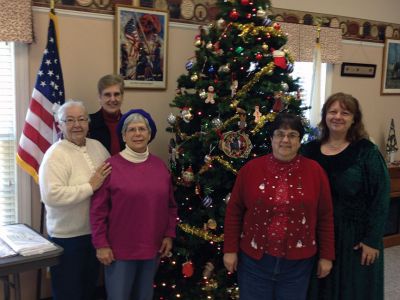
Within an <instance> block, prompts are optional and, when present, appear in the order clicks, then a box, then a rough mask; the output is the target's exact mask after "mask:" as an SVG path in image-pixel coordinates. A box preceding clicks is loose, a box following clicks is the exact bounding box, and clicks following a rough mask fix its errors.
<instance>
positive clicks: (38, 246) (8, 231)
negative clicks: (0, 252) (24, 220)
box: [0, 224, 57, 256]
mask: <svg viewBox="0 0 400 300" xmlns="http://www.w3.org/2000/svg"><path fill="white" fill-rule="evenodd" d="M0 238H2V239H3V241H4V242H6V243H7V245H8V246H10V247H11V248H12V249H13V250H14V251H15V252H17V253H18V254H21V255H23V256H29V255H35V254H42V253H44V252H47V251H52V250H56V249H57V247H56V246H55V245H54V244H53V243H51V242H50V241H49V240H47V239H45V238H44V237H43V236H41V235H40V234H39V233H37V232H36V231H34V230H33V229H31V228H29V227H28V226H26V225H24V224H12V225H5V226H1V227H0Z"/></svg>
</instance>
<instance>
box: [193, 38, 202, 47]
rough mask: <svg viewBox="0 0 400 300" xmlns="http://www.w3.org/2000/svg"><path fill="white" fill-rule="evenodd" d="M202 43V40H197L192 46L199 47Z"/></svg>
mask: <svg viewBox="0 0 400 300" xmlns="http://www.w3.org/2000/svg"><path fill="white" fill-rule="evenodd" d="M202 43H203V42H202V40H200V39H198V40H195V41H194V45H195V46H196V47H199V48H200V47H201V44H202Z"/></svg>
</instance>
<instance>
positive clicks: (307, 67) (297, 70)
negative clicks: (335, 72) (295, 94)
mask: <svg viewBox="0 0 400 300" xmlns="http://www.w3.org/2000/svg"><path fill="white" fill-rule="evenodd" d="M326 72H327V64H326V63H323V64H322V65H321V88H320V91H321V107H322V104H323V103H324V101H325V94H326V90H325V87H326V83H327V82H326V80H327V79H326ZM292 76H293V78H298V77H299V78H300V80H299V84H300V86H301V88H302V90H303V91H302V93H301V94H302V96H303V97H302V98H303V100H304V102H303V105H304V106H311V88H312V78H313V63H312V62H295V64H294V70H293V73H292ZM311 109H312V108H311ZM310 113H311V111H310V110H306V111H305V112H304V115H305V117H306V118H307V119H310ZM318 114H320V112H318Z"/></svg>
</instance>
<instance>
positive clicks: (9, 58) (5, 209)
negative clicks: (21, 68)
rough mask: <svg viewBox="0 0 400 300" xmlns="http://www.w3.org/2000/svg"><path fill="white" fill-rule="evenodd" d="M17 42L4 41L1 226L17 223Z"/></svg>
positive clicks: (0, 55)
mask: <svg viewBox="0 0 400 300" xmlns="http://www.w3.org/2000/svg"><path fill="white" fill-rule="evenodd" d="M14 91H15V74H14V48H13V43H6V42H0V225H3V224H9V223H14V222H16V221H17V200H18V199H17V190H16V174H17V173H16V162H15V153H16V149H15V147H16V124H15V111H16V110H15V92H14Z"/></svg>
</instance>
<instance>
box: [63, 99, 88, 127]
mask: <svg viewBox="0 0 400 300" xmlns="http://www.w3.org/2000/svg"><path fill="white" fill-rule="evenodd" d="M74 106H76V107H80V108H81V109H82V111H83V113H84V114H85V116H87V117H88V118H89V115H88V112H87V110H86V107H85V105H83V102H82V101H79V100H73V99H70V100H67V101H65V103H64V104H63V105H61V106H60V107H59V108H58V110H57V120H58V121H59V122H60V121H61V120H64V119H65V112H66V111H67V109H68V108H70V107H74ZM89 121H90V118H89Z"/></svg>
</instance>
